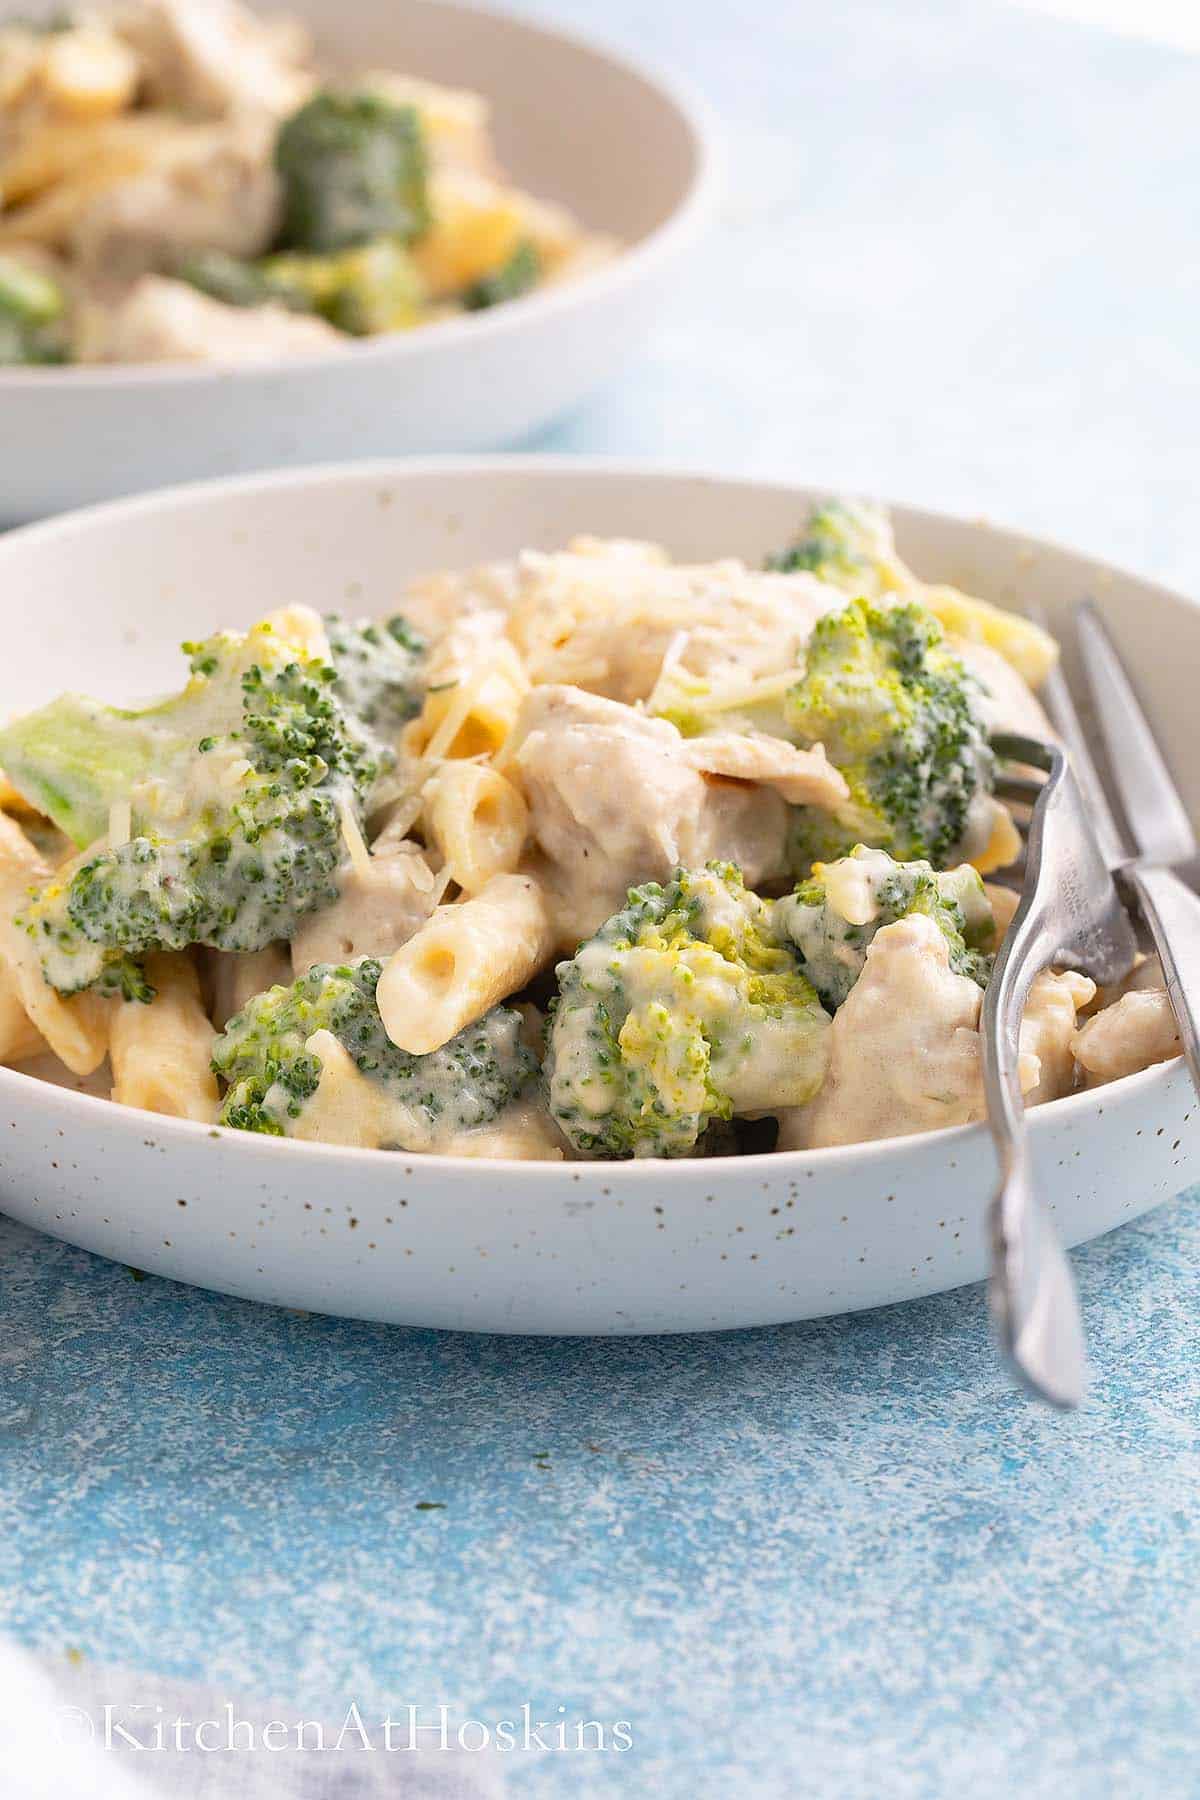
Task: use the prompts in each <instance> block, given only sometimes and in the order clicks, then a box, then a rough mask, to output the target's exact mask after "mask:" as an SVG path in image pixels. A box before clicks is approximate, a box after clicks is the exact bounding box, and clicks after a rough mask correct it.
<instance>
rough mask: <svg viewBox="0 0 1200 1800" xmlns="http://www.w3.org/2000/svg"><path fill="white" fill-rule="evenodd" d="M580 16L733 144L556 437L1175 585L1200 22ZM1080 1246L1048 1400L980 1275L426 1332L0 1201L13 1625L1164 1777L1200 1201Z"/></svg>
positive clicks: (1008, 1778) (1182, 531) (1030, 1777)
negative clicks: (561, 1329)
mask: <svg viewBox="0 0 1200 1800" xmlns="http://www.w3.org/2000/svg"><path fill="white" fill-rule="evenodd" d="M547 10H551V9H547ZM552 10H553V11H555V12H556V13H557V14H559V15H560V16H565V17H568V18H571V19H575V20H577V21H579V22H581V23H586V24H595V25H597V26H599V27H603V29H604V30H606V31H607V32H608V33H609V34H610V35H611V36H614V37H615V38H617V39H623V40H624V41H625V42H627V43H628V44H630V45H631V46H633V47H635V48H638V49H641V50H642V51H644V52H645V53H647V54H649V55H651V56H654V57H657V58H658V59H660V60H662V61H667V62H671V63H674V64H675V65H676V66H677V67H678V68H680V69H681V70H682V71H683V72H685V73H686V74H688V75H690V76H691V77H692V78H693V80H694V81H695V82H696V83H697V84H698V85H699V86H700V87H701V88H702V89H703V90H705V91H706V92H707V94H708V96H709V98H710V99H711V100H712V101H713V102H715V103H716V105H717V106H718V107H719V108H720V109H721V111H722V113H723V114H724V116H725V118H726V120H727V122H728V126H729V131H728V140H729V141H728V150H729V156H730V165H731V171H730V172H731V185H730V196H729V199H728V201H727V203H726V207H725V216H724V221H723V228H722V233H721V236H720V238H719V239H717V240H714V242H713V244H712V245H711V246H710V249H709V251H708V253H707V254H706V256H705V258H704V259H703V260H702V262H701V264H700V265H698V267H697V271H696V274H695V277H694V280H693V282H692V283H691V284H690V285H689V287H688V290H687V292H686V293H684V294H683V295H681V297H680V300H679V304H678V307H677V310H676V311H675V312H674V313H673V314H672V316H671V317H670V318H668V319H665V320H664V321H663V328H662V332H661V334H660V337H659V339H658V341H657V343H656V344H655V345H654V346H653V347H651V348H650V349H648V350H647V351H645V352H644V353H643V354H641V355H640V357H639V359H638V360H637V362H636V363H635V364H634V366H633V367H632V368H631V369H630V370H629V372H628V374H627V376H626V378H625V379H624V381H623V382H622V383H621V384H619V385H617V386H615V387H614V388H612V389H610V390H609V391H608V392H607V393H605V394H603V395H601V396H599V397H597V398H596V400H595V401H594V402H593V403H592V404H591V405H590V406H589V407H588V408H586V409H585V410H584V411H582V412H581V413H580V414H579V415H578V416H577V417H576V418H574V419H573V420H571V421H569V422H568V423H566V424H564V425H563V426H562V427H561V428H559V429H558V430H557V431H556V432H555V433H554V434H553V435H552V437H550V438H549V439H547V440H545V441H546V442H547V443H550V444H552V445H553V446H555V447H565V448H571V449H581V450H582V449H589V450H592V449H599V450H605V451H611V452H614V453H616V452H625V451H628V452H631V453H634V454H639V455H653V456H661V457H662V458H664V459H671V458H674V459H686V460H689V461H693V462H707V463H711V464H714V465H717V464H723V463H725V464H730V465H735V466H738V467H749V468H762V469H766V468H780V467H784V468H789V469H793V470H795V471H796V472H797V473H798V474H803V475H808V476H810V477H812V478H815V479H818V480H820V481H822V482H826V483H831V484H838V483H842V484H845V485H848V486H850V487H853V488H859V489H865V490H871V491H877V492H883V493H888V492H890V493H892V494H894V495H896V496H897V497H900V498H906V499H912V500H916V501H924V502H927V503H929V504H933V505H940V506H945V507H947V508H950V509H956V510H961V511H974V510H980V511H985V512H987V513H989V514H991V515H992V516H994V517H997V518H1000V519H1003V520H1006V521H1008V522H1011V523H1014V524H1017V525H1020V526H1024V527H1026V528H1029V529H1033V530H1041V531H1045V532H1048V533H1051V534H1053V535H1057V536H1059V537H1063V538H1066V539H1069V540H1074V541H1075V542H1078V543H1081V544H1086V545H1087V546H1088V547H1089V548H1092V549H1094V550H1095V551H1096V552H1097V553H1099V554H1101V555H1107V556H1110V557H1113V558H1114V559H1116V560H1119V561H1125V562H1128V563H1131V564H1133V565H1136V566H1137V567H1139V568H1141V569H1144V570H1145V571H1146V572H1148V573H1152V574H1157V575H1159V576H1161V577H1163V578H1165V579H1168V580H1170V579H1174V580H1176V581H1178V582H1180V583H1181V584H1186V583H1187V582H1188V581H1189V580H1194V578H1195V575H1196V568H1197V561H1196V538H1197V523H1198V521H1197V512H1196V501H1195V478H1196V451H1197V429H1196V420H1197V417H1198V416H1200V407H1198V402H1200V334H1198V333H1197V330H1196V324H1195V320H1196V308H1197V299H1198V297H1200V209H1198V208H1197V194H1198V193H1200V179H1198V178H1200V133H1198V132H1197V127H1196V119H1197V117H1200V60H1189V59H1187V58H1185V57H1182V56H1176V55H1173V54H1171V53H1169V52H1166V51H1160V50H1156V49H1153V48H1151V47H1148V46H1143V45H1138V44H1136V43H1132V42H1129V41H1124V40H1118V39H1110V38H1106V37H1103V36H1101V35H1098V34H1092V33H1089V32H1086V31H1083V30H1080V29H1077V28H1075V27H1072V26H1070V25H1065V24H1056V23H1053V22H1050V21H1046V20H1043V19H1039V18H1034V17H1030V16H1027V15H1025V14H1022V13H1018V12H1012V11H1009V10H1008V9H1007V8H1006V7H1003V6H1000V5H996V6H983V5H976V4H969V3H968V4H959V3H957V0H956V3H954V4H950V3H949V0H946V3H935V0H926V3H923V4H922V3H918V0H892V3H888V0H873V3H872V0H843V3H842V4H841V5H839V6H838V7H835V8H830V7H818V6H816V5H807V4H806V5H789V6H787V7H784V6H782V5H780V6H776V7H772V8H760V9H757V11H756V12H755V13H754V14H753V18H754V24H753V26H751V24H750V23H749V22H748V21H749V19H750V17H751V15H749V14H748V13H747V11H746V9H745V8H739V7H733V6H722V5H720V4H718V0H657V3H656V4H654V5H653V6H646V5H645V4H644V0H608V4H606V5H605V6H604V7H603V8H601V7H600V6H599V4H598V3H597V0H562V3H561V4H558V5H556V6H555V7H554V8H553V9H552ZM1076 1266H1077V1269H1078V1272H1079V1276H1080V1282H1081V1287H1082V1293H1083V1301H1084V1307H1085V1312H1086V1316H1087V1323H1088V1328H1089V1333H1090V1338H1091V1343H1092V1349H1093V1356H1094V1360H1095V1364H1096V1370H1097V1376H1096V1380H1095V1383H1094V1387H1093V1390H1092V1393H1091V1396H1090V1398H1089V1400H1088V1403H1087V1405H1086V1406H1085V1408H1084V1409H1083V1411H1082V1412H1081V1413H1080V1414H1079V1415H1078V1416H1075V1417H1072V1418H1065V1419H1064V1418H1058V1417H1053V1416H1051V1415H1049V1414H1047V1413H1045V1412H1042V1411H1041V1410H1039V1409H1038V1408H1036V1407H1035V1406H1033V1405H1032V1403H1030V1402H1028V1401H1026V1400H1025V1399H1023V1398H1022V1397H1021V1396H1019V1395H1018V1394H1016V1393H1015V1392H1014V1391H1013V1390H1012V1389H1011V1388H1010V1386H1009V1384H1008V1382H1007V1380H1006V1378H1005V1377H1004V1376H1003V1374H1001V1373H1000V1372H999V1371H998V1369H997V1367H996V1364H995V1360H994V1358H993V1355H992V1351H991V1347H990V1344H989V1341H988V1336H987V1332H986V1329H985V1325H984V1320H983V1309H982V1301H981V1297H980V1295H979V1293H978V1292H976V1291H967V1292H963V1293H957V1294H951V1295H948V1296H945V1297H943V1298H941V1299H937V1300H933V1301H928V1302H924V1303H921V1304H917V1305H913V1306H909V1307H907V1308H903V1309H891V1310H888V1311H885V1312H880V1313H875V1314H871V1315H866V1316H862V1317H858V1318H852V1319H846V1320H836V1321H825V1322H822V1323H819V1324H812V1325H800V1326H795V1327H791V1328H784V1329H777V1330H771V1331H758V1332H753V1333H746V1334H742V1335H732V1336H725V1337H720V1338H702V1339H674V1340H670V1341H666V1340H659V1341H652V1342H617V1343H612V1342H608V1343H605V1342H569V1343H548V1342H538V1341H531V1340H498V1339H479V1338H470V1337H447V1336H438V1335H436V1334H433V1333H428V1332H401V1331H391V1330H386V1329H383V1328H376V1327H369V1326H363V1325H351V1324H341V1323H337V1322H335V1321H331V1320H324V1319H318V1318H301V1317H298V1316H294V1315H287V1314H279V1313H274V1312H268V1311H264V1310H260V1309H256V1308H254V1307H252V1306H248V1305H243V1304H240V1303H238V1302H234V1301H230V1300H224V1299H219V1298H214V1297H211V1296H208V1295H205V1294H201V1293H196V1292H192V1291H189V1290H187V1289H183V1288H179V1287H175V1286H173V1285H171V1284H169V1283H166V1282H160V1281H156V1280H152V1279H148V1280H145V1281H141V1282H135V1281H134V1280H133V1278H132V1277H131V1276H130V1274H129V1273H128V1272H127V1271H125V1270H122V1269H120V1268H115V1267H113V1266H110V1265H107V1264H104V1263H102V1262H99V1261H97V1260H95V1259H93V1258H90V1257H88V1256H86V1255H83V1254H82V1253H79V1252H76V1251H73V1250H70V1249H67V1248H64V1247H63V1246H61V1245H57V1244H52V1243H50V1242H48V1241H46V1240H44V1239H40V1238H37V1237H34V1236H33V1235H32V1234H30V1233H27V1232H26V1231H24V1230H23V1229H21V1228H18V1227H16V1226H12V1225H7V1224H4V1223H2V1222H0V1629H5V1628H6V1629H9V1630H11V1631H13V1632H15V1633H16V1634H17V1635H18V1636H19V1637H20V1638H21V1639H23V1640H24V1641H25V1642H27V1643H29V1644H31V1645H34V1646H36V1647H38V1648H39V1649H42V1650H44V1651H47V1652H50V1653H53V1654H60V1653H62V1652H63V1651H65V1650H68V1649H72V1650H77V1651H80V1652H82V1653H83V1655H84V1656H85V1657H86V1658H88V1659H89V1660H97V1661H103V1662H111V1663H123V1664H126V1665H128V1666H130V1667H133V1668H136V1669H140V1670H145V1671H158V1672H160V1673H161V1674H162V1675H164V1676H180V1677H186V1678H189V1679H196V1680H200V1679H203V1680H205V1681H207V1682H209V1683H211V1684H213V1685H215V1686H217V1687H218V1688H221V1687H223V1688H225V1689H226V1690H227V1692H228V1693H229V1694H230V1696H246V1695H255V1694H281V1695H285V1696H291V1697H292V1698H294V1700H295V1701H296V1703H297V1705H298V1706H304V1707H307V1708H310V1709H320V1710H322V1711H324V1712H326V1713H333V1714H338V1713H340V1711H341V1710H342V1709H343V1707H344V1706H345V1705H346V1704H348V1702H349V1700H350V1699H352V1698H354V1699H357V1700H358V1701H359V1702H360V1704H362V1705H364V1706H367V1705H373V1704H386V1703H387V1702H389V1701H390V1702H392V1703H398V1704H401V1705H403V1704H405V1703H407V1702H410V1701H411V1702H413V1703H415V1704H418V1705H420V1706H422V1707H433V1706H436V1705H437V1704H438V1703H439V1702H445V1703H446V1704H448V1705H449V1706H451V1707H452V1708H453V1709H454V1710H455V1713H456V1714H457V1715H459V1716H473V1717H476V1718H482V1719H485V1720H486V1719H489V1718H497V1717H505V1716H510V1715H511V1714H512V1712H513V1710H514V1709H515V1708H517V1707H519V1705H520V1703H521V1702H522V1701H523V1700H530V1701H531V1702H532V1704H533V1706H534V1708H535V1710H537V1711H540V1712H541V1713H542V1714H543V1715H544V1716H549V1717H554V1716H556V1715H555V1709H556V1708H557V1707H559V1706H562V1707H564V1708H565V1710H566V1712H567V1714H568V1715H569V1716H574V1715H575V1714H577V1713H578V1714H582V1715H583V1716H591V1717H597V1718H601V1719H615V1718H627V1719H629V1720H630V1721H631V1722H632V1725H633V1731H634V1737H635V1749H634V1750H633V1751H632V1752H631V1753H630V1754H629V1755H628V1756H625V1757H620V1758H618V1757H613V1756H608V1757H593V1758H590V1759H587V1760H581V1759H579V1758H572V1759H571V1760H570V1761H569V1762H568V1761H564V1760H563V1759H562V1758H559V1757H553V1756H547V1757H544V1758H537V1759H534V1760H532V1761H529V1762H523V1763H522V1764H521V1766H520V1769H519V1771H516V1773H515V1779H514V1785H515V1786H516V1787H517V1788H518V1789H519V1791H520V1792H522V1793H526V1792H527V1793H530V1794H534V1795H539V1796H540V1795H551V1794H553V1795H558V1794H564V1795H571V1796H583V1797H584V1800H586V1797H587V1796H588V1795H591V1794H593V1793H595V1794H604V1793H610V1792H613V1793H615V1792H621V1793H630V1794H647V1795H649V1794H653V1795H655V1796H663V1797H664V1800H673V1797H674V1796H685V1795H688V1796H691V1795H713V1796H721V1797H722V1800H725V1797H726V1796H730V1795H741V1794H753V1795H755V1796H762V1797H764V1800H769V1797H771V1796H775V1795H779V1796H810V1795H811V1796H822V1797H824V1796H831V1795H836V1796H838V1797H839V1800H855V1797H857V1796H862V1797H863V1800H881V1797H886V1800H890V1797H892V1796H896V1797H899V1796H910V1795H911V1796H925V1795H930V1796H942V1795H951V1794H956V1793H958V1792H961V1791H963V1790H964V1789H966V1788H968V1787H969V1788H970V1791H971V1792H972V1795H973V1800H992V1797H995V1800H1001V1797H1007V1796H1010V1795H1012V1794H1014V1793H1018V1792H1019V1793H1022V1794H1024V1795H1027V1796H1031V1797H1033V1800H1040V1797H1042V1796H1047V1797H1048V1796H1051V1795H1054V1796H1059V1795H1070V1796H1071V1797H1072V1800H1092V1797H1093V1796H1094V1797H1096V1800H1099V1797H1101V1796H1109V1795H1120V1796H1129V1795H1139V1796H1140V1795H1149V1794H1154V1795H1156V1796H1162V1797H1164V1800H1174V1797H1175V1796H1179V1797H1180V1800H1182V1797H1183V1796H1191V1795H1194V1794H1195V1793H1196V1792H1197V1776H1196V1767H1197V1751H1198V1749H1200V1729H1198V1726H1197V1719H1198V1717H1200V1658H1198V1656H1197V1648H1196V1646H1197V1644H1198V1643H1200V1601H1198V1599H1197V1594H1198V1593H1200V1546H1198V1539H1197V1530H1196V1513H1197V1502H1196V1494H1197V1491H1198V1488H1200V1442H1198V1432H1197V1409H1198V1405H1200V1358H1198V1356H1197V1339H1198V1332H1200V1323H1198V1321H1200V1273H1198V1269H1200V1209H1198V1208H1197V1206H1196V1203H1195V1200H1194V1199H1193V1200H1192V1201H1190V1202H1189V1201H1184V1202H1182V1203H1177V1204H1176V1205H1175V1206H1172V1207H1169V1208H1165V1209H1163V1210H1162V1211H1160V1212H1159V1213H1158V1214H1156V1215H1154V1216H1152V1217H1150V1218H1148V1219H1147V1220H1145V1221H1143V1222H1142V1223H1140V1224H1138V1225H1136V1226H1133V1227H1130V1228H1128V1229H1126V1230H1124V1231H1122V1232H1120V1233H1118V1234H1116V1235H1114V1236H1113V1237H1111V1238H1109V1239H1107V1240H1105V1241H1103V1242H1101V1243H1098V1244H1096V1245H1093V1246H1092V1247H1091V1248H1090V1249H1088V1250H1086V1251H1084V1252H1082V1253H1080V1254H1079V1256H1078V1257H1077V1259H1076ZM422 1501H425V1502H440V1503H442V1505H441V1509H440V1510H419V1509H418V1502H422Z"/></svg>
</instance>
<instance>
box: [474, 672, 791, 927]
mask: <svg viewBox="0 0 1200 1800" xmlns="http://www.w3.org/2000/svg"><path fill="white" fill-rule="evenodd" d="M510 755H511V757H512V762H511V766H510V767H509V769H508V772H509V774H510V776H511V777H512V778H513V779H515V780H516V781H517V782H518V783H519V784H520V786H521V787H522V789H523V790H524V793H525V797H526V800H527V801H528V803H529V809H530V831H531V834H532V836H533V838H534V840H535V842H536V843H537V845H538V846H539V848H540V849H541V851H542V853H543V854H544V856H545V857H546V859H547V862H548V864H549V880H550V883H551V886H552V888H553V890H554V893H555V896H556V899H557V902H558V906H557V911H558V915H559V922H560V925H561V939H562V942H563V943H564V944H566V945H571V946H573V945H574V944H576V943H578V941H579V940H580V938H582V937H586V936H587V935H588V934H589V933H590V932H592V931H594V930H595V929H596V928H597V926H599V925H600V924H601V923H602V922H603V921H604V920H605V919H606V918H608V917H609V916H610V914H612V913H614V912H616V911H618V910H619V908H620V907H621V906H623V905H624V903H625V895H626V893H627V891H628V889H629V888H630V886H632V885H633V884H635V883H637V882H640V881H665V880H668V879H669V878H670V876H671V875H672V874H673V872H674V871H675V869H676V868H678V867H680V866H681V865H683V866H687V867H698V866H700V865H702V864H704V863H705V862H707V861H709V860H710V859H711V858H714V857H719V858H722V859H727V860H729V861H730V862H735V863H737V864H738V866H739V868H740V869H741V870H742V872H743V874H744V876H745V878H746V882H747V884H748V885H749V886H751V887H754V886H757V885H758V883H759V882H761V881H764V880H770V879H772V878H774V877H776V876H778V875H780V874H782V873H783V872H784V859H783V850H784V838H785V834H786V829H787V809H786V806H785V804H784V801H783V800H782V798H781V797H780V795H779V794H778V793H776V792H775V791H774V790H773V789H771V788H767V787H764V786H761V785H757V784H753V783H750V782H747V781H741V780H732V781H731V780H729V779H728V778H727V777H725V776H722V775H715V776H706V775H704V774H702V773H701V772H700V771H699V770H698V769H696V768H694V767H693V766H692V764H691V763H690V762H689V760H688V745H687V740H685V739H684V738H682V737H681V736H680V734H679V733H678V732H677V731H676V730H675V727H674V726H673V725H669V724H668V723H667V722H666V721H665V720H663V719H650V718H647V717H646V716H645V715H644V714H642V713H638V712H635V711H634V710H633V709H632V708H630V707H627V706H622V705H620V704H618V703H617V702H616V701H612V700H605V699H602V698H601V697H600V696H598V695H595V694H588V693H584V692H583V691H582V690H581V689H579V688H571V687H549V686H547V687H538V688H534V689H532V690H531V691H530V693H529V694H528V696H527V697H526V699H525V701H524V703H523V705H522V708H521V712H520V715H519V717H518V720H517V724H516V726H515V728H514V732H513V739H512V745H511V747H510Z"/></svg>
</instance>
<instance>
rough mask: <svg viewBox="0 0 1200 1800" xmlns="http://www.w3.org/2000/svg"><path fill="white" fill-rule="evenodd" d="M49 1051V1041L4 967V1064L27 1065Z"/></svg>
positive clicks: (0, 1011)
mask: <svg viewBox="0 0 1200 1800" xmlns="http://www.w3.org/2000/svg"><path fill="white" fill-rule="evenodd" d="M45 1049H46V1040H45V1039H44V1038H43V1036H42V1034H41V1032H40V1031H39V1030H38V1029H37V1027H36V1026H35V1025H33V1024H31V1022H30V1019H29V1014H28V1013H27V1012H26V1011H25V1008H24V1007H23V1006H22V1005H21V996H20V994H19V993H18V992H17V988H16V983H15V981H14V978H13V974H12V971H11V969H9V967H8V966H7V964H4V963H0V1063H4V1064H10V1063H19V1062H27V1061H28V1060H29V1058H30V1057H31V1056H41V1055H42V1053H43V1052H44V1051H45Z"/></svg>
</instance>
